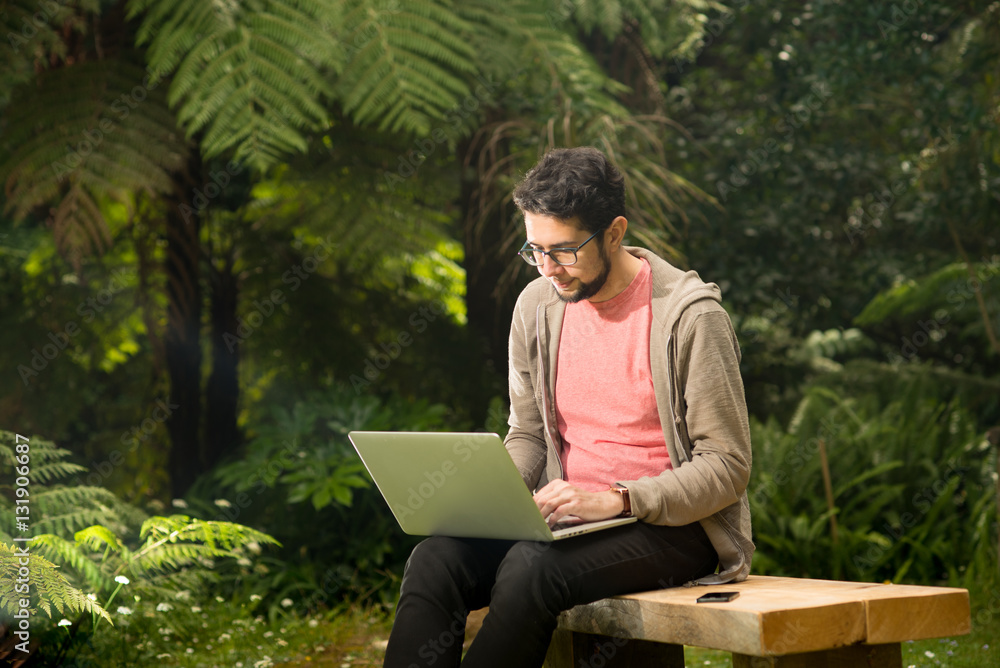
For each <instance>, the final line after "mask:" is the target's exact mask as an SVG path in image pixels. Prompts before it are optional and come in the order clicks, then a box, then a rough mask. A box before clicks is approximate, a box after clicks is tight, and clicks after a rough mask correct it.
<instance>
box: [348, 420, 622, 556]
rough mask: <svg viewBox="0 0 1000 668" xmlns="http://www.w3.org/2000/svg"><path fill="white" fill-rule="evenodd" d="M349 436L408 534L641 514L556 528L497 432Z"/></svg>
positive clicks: (504, 533)
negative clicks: (557, 523) (567, 522)
mask: <svg viewBox="0 0 1000 668" xmlns="http://www.w3.org/2000/svg"><path fill="white" fill-rule="evenodd" d="M348 437H349V438H350V439H351V443H352V444H353V445H354V449H355V450H357V452H358V456H360V457H361V461H362V462H364V465H365V467H366V468H367V469H368V473H369V474H371V477H372V480H374V481H375V485H376V486H377V487H378V489H379V491H380V492H381V493H382V496H383V497H384V498H385V500H386V503H388V504H389V509H390V510H391V511H392V514H393V515H394V516H395V518H396V521H397V522H399V526H400V528H402V530H403V531H404V532H406V533H408V534H412V535H417V536H460V537H467V538H501V539H507V540H535V541H552V540H557V539H559V538H563V537H568V536H571V535H577V534H579V533H586V532H588V531H592V530H596V529H601V528H608V527H610V526H617V525H619V524H626V523H628V522H634V521H635V518H634V517H629V518H615V519H612V520H604V521H601V522H591V523H584V524H580V525H577V526H573V527H569V528H567V529H561V530H557V531H555V532H553V531H552V530H551V529H549V527H548V525H547V524H546V523H545V519H544V518H543V517H542V514H541V513H540V512H539V510H538V506H536V505H535V502H534V500H533V499H532V495H531V491H530V490H528V488H527V486H525V484H524V481H523V480H522V479H521V474H520V473H518V471H517V467H516V466H514V462H513V460H511V458H510V455H509V454H508V453H507V449H506V448H505V447H504V445H503V441H502V440H501V438H500V437H499V436H498V435H497V434H493V433H486V432H472V433H444V432H384V431H383V432H371V431H368V432H365V431H352V432H351V433H350V434H348Z"/></svg>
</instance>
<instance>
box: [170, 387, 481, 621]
mask: <svg viewBox="0 0 1000 668" xmlns="http://www.w3.org/2000/svg"><path fill="white" fill-rule="evenodd" d="M461 428H462V427H461V425H459V426H456V425H455V424H454V423H449V420H448V411H447V410H446V408H445V407H444V406H442V405H440V404H431V403H430V402H428V401H426V400H404V399H401V398H398V397H390V398H389V399H387V400H379V399H377V398H375V397H373V396H369V395H364V394H358V393H357V392H355V391H354V389H353V388H351V387H345V386H332V387H331V388H329V389H327V390H326V391H325V392H313V393H310V394H308V395H307V396H306V397H304V398H302V399H300V400H297V401H296V402H295V403H294V404H293V407H292V408H291V409H290V410H287V409H284V408H280V407H275V408H274V409H272V410H271V411H270V414H269V415H267V416H266V417H264V418H262V419H261V421H260V422H259V423H257V424H254V425H252V426H251V427H250V429H249V430H248V431H249V434H250V439H249V440H248V442H247V445H246V447H245V452H243V453H241V454H240V456H239V457H238V458H236V459H234V460H232V461H230V462H227V463H225V464H223V465H221V466H219V467H218V468H217V469H216V471H215V472H214V475H213V477H212V479H211V480H203V481H202V482H201V483H200V484H199V485H198V486H196V488H195V490H194V492H193V494H192V495H191V496H192V498H190V499H189V502H190V503H191V506H192V508H193V509H197V508H205V510H204V511H202V512H206V513H209V514H214V515H215V516H216V517H217V518H219V519H221V518H227V517H232V518H236V517H239V518H240V519H241V521H243V522H244V523H247V524H252V525H253V526H257V527H260V528H261V529H263V530H265V531H267V532H268V533H270V534H273V535H274V536H276V537H278V538H279V539H280V540H281V542H282V543H284V544H285V545H288V546H289V548H290V549H288V550H287V551H286V552H285V553H284V554H282V555H280V556H279V557H278V558H277V559H275V560H270V561H268V560H264V561H262V562H261V566H262V567H263V568H261V569H260V570H258V571H256V572H255V573H254V574H253V576H252V577H251V576H250V575H249V574H248V573H242V572H236V573H231V575H230V576H229V577H230V581H231V582H232V584H233V586H234V588H235V591H239V592H241V595H242V596H244V597H245V596H248V595H251V594H257V595H262V596H264V597H266V598H267V603H268V605H269V608H270V610H271V615H272V616H274V615H275V614H276V613H277V612H279V610H277V609H276V606H277V605H278V602H279V601H280V600H281V599H282V598H284V597H292V598H293V599H295V600H308V601H309V602H310V603H309V607H318V606H325V607H328V608H332V607H335V606H337V605H339V604H340V603H341V602H342V600H343V599H345V598H349V599H352V600H353V599H356V598H358V597H362V598H374V599H375V600H378V601H382V602H384V603H388V602H389V601H391V600H392V599H393V597H394V596H395V586H396V584H398V582H397V576H396V575H394V574H393V573H391V572H389V571H387V570H386V569H387V568H388V567H390V566H391V567H392V568H393V569H398V568H399V567H401V562H402V560H403V559H405V557H406V555H407V554H408V553H409V549H410V547H412V545H413V544H414V542H415V539H413V538H410V537H406V536H404V535H402V533H401V532H400V531H399V527H398V526H397V524H396V521H395V519H394V518H393V517H392V515H391V513H390V512H389V510H388V508H386V506H385V502H384V501H383V500H382V497H381V495H380V494H379V493H378V491H377V490H376V489H375V487H374V486H373V485H372V483H371V478H370V477H369V476H368V473H367V471H366V470H365V468H364V466H363V464H362V463H361V461H360V459H359V458H358V456H357V453H355V451H354V449H353V447H352V446H351V445H350V441H349V440H348V439H347V434H348V432H350V431H352V430H374V431H383V430H407V431H433V430H452V431H454V430H456V429H461ZM220 496H221V497H222V498H223V499H225V501H224V503H222V504H219V503H218V502H214V503H213V502H212V501H211V499H217V498H218V497H220ZM199 499H200V500H199ZM213 506H219V507H213ZM316 527H323V530H322V531H319V532H317V530H316Z"/></svg>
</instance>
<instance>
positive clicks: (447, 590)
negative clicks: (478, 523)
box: [384, 522, 718, 668]
mask: <svg viewBox="0 0 1000 668" xmlns="http://www.w3.org/2000/svg"><path fill="white" fill-rule="evenodd" d="M717 564H718V555H717V554H716V553H715V550H714V548H713V547H712V544H711V543H710V542H709V540H708V537H707V536H706V535H705V531H704V530H703V529H702V528H701V525H700V524H698V523H697V522H695V523H694V524H689V525H687V526H682V527H666V526H653V525H650V524H645V523H643V522H636V523H634V524H628V525H625V526H621V527H616V528H613V529H606V530H604V531H597V532H594V533H591V534H586V535H583V536H576V537H574V538H570V539H567V540H561V541H556V542H554V543H536V542H531V541H519V542H513V541H501V540H485V539H472V538H445V537H441V536H438V537H434V538H428V539H427V540H425V541H423V542H422V543H420V544H419V545H417V547H415V548H414V550H413V553H412V554H411V555H410V559H409V561H407V563H406V569H405V571H404V573H403V583H402V587H401V588H400V597H399V605H398V606H397V607H396V620H395V623H394V624H393V627H392V633H391V635H390V636H389V646H388V648H387V650H386V654H385V664H384V666H385V667H386V668H423V667H424V666H434V667H435V668H454V667H455V666H458V665H459V663H461V665H462V666H465V667H466V668H469V667H474V668H484V667H486V666H503V667H504V668H508V667H511V666H513V667H516V668H531V667H532V666H541V665H542V662H543V661H544V660H545V653H546V651H547V649H548V646H549V642H550V641H551V639H552V632H553V631H554V630H555V627H556V617H557V616H558V615H559V613H560V612H561V611H563V610H568V609H569V608H572V607H573V606H575V605H580V604H582V603H590V602H592V601H596V600H598V599H601V598H605V597H608V596H614V595H616V594H625V593H629V592H635V591H644V590H649V589H658V588H663V587H673V586H678V585H682V584H684V583H685V582H688V581H690V580H693V579H695V578H698V577H701V576H703V575H707V574H709V573H711V572H713V571H714V570H715V567H716V565H717ZM487 605H489V607H490V611H489V614H487V615H486V619H485V621H484V622H483V627H482V629H481V630H480V631H479V634H478V635H477V636H476V639H475V640H474V641H473V643H472V645H471V647H470V648H469V651H468V653H467V654H466V657H465V661H464V662H462V661H461V657H462V643H463V640H464V637H465V621H466V617H467V616H468V613H469V611H470V610H476V609H478V608H482V607H484V606H487Z"/></svg>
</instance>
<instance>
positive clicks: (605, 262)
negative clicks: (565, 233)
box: [556, 240, 611, 304]
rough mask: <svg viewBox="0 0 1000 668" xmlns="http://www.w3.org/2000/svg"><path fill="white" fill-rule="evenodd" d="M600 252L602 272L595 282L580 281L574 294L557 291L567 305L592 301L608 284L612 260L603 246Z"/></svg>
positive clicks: (598, 273)
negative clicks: (587, 300)
mask: <svg viewBox="0 0 1000 668" xmlns="http://www.w3.org/2000/svg"><path fill="white" fill-rule="evenodd" d="M595 241H599V240H595ZM600 250H601V252H600V258H601V270H600V271H599V272H597V276H595V277H594V280H592V281H589V282H587V283H584V282H583V281H580V287H579V288H577V289H576V290H574V291H573V292H568V293H563V292H559V291H558V290H556V294H557V295H559V299H561V300H562V301H564V302H566V303H567V304H575V303H577V302H581V301H583V300H584V299H590V298H591V297H593V296H594V295H596V294H597V293H598V292H600V291H601V288H603V287H604V284H605V283H607V282H608V275H609V274H610V273H611V258H610V257H609V256H608V252H607V249H606V248H605V247H604V245H603V244H602V245H601V246H600Z"/></svg>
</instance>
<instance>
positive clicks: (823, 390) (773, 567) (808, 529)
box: [750, 366, 997, 586]
mask: <svg viewBox="0 0 1000 668" xmlns="http://www.w3.org/2000/svg"><path fill="white" fill-rule="evenodd" d="M856 372H857V370H856V369H853V368H851V367H848V368H847V369H845V372H844V374H846V375H848V376H849V375H851V374H853V373H856ZM865 373H867V374H873V373H875V374H877V373H878V372H877V371H876V370H874V369H873V368H872V367H868V366H866V367H865ZM890 373H891V374H892V376H893V377H894V378H895V380H894V381H891V380H887V379H886V378H885V377H884V376H885V375H889V374H885V373H884V374H883V378H882V379H881V381H882V383H880V384H875V385H873V387H874V386H881V387H882V389H883V391H882V392H877V393H876V392H870V391H867V390H869V389H870V388H866V387H865V386H863V385H856V386H854V390H853V391H850V390H847V389H844V388H841V387H838V385H839V384H840V381H842V380H843V379H842V377H841V376H842V375H844V374H840V375H832V376H828V377H826V378H825V380H824V381H822V382H821V383H816V384H814V385H812V386H811V387H810V388H809V389H808V390H807V392H806V393H805V396H804V398H803V399H802V401H801V403H800V404H799V407H798V410H797V411H796V413H795V415H794V417H793V418H792V420H791V421H790V423H789V424H788V426H787V427H784V426H782V425H780V424H778V422H777V421H776V420H774V419H771V420H769V421H767V422H765V423H761V422H757V421H754V422H753V424H752V431H753V441H754V473H753V479H752V481H751V487H750V500H751V506H752V510H753V518H754V532H755V535H756V542H757V544H758V548H759V550H758V553H757V554H756V555H755V559H754V568H755V571H756V572H758V573H770V574H794V575H803V576H811V577H825V578H837V579H850V580H862V581H880V580H891V581H893V582H899V581H914V582H921V583H934V582H940V581H949V582H951V583H953V584H958V585H965V586H968V585H969V584H972V583H973V582H979V583H982V581H983V579H984V578H994V577H995V570H996V563H997V562H996V553H995V546H996V540H995V536H996V523H997V515H996V487H995V478H994V475H993V472H994V471H995V457H996V453H995V449H993V448H992V447H991V446H990V444H989V443H988V442H987V440H986V438H985V436H984V434H983V432H982V431H981V430H979V428H978V427H977V425H976V421H975V420H974V419H973V418H972V417H971V416H970V414H969V413H968V411H966V410H964V409H963V408H962V406H961V405H960V404H959V402H958V401H957V400H955V399H954V398H950V399H949V398H947V397H946V395H947V393H948V391H947V389H945V388H944V386H943V385H941V384H940V383H937V382H935V378H934V376H933V374H932V373H930V372H929V370H928V369H926V368H922V367H916V366H914V367H913V368H910V369H906V370H893V371H891V372H890ZM887 385H891V386H892V389H886V386H887ZM833 388H837V389H833ZM824 456H825V459H826V464H824ZM824 468H825V469H826V472H827V473H828V475H829V479H830V493H831V496H832V504H831V503H828V502H827V500H826V499H827V496H826V494H825V493H824V487H825V485H824Z"/></svg>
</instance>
